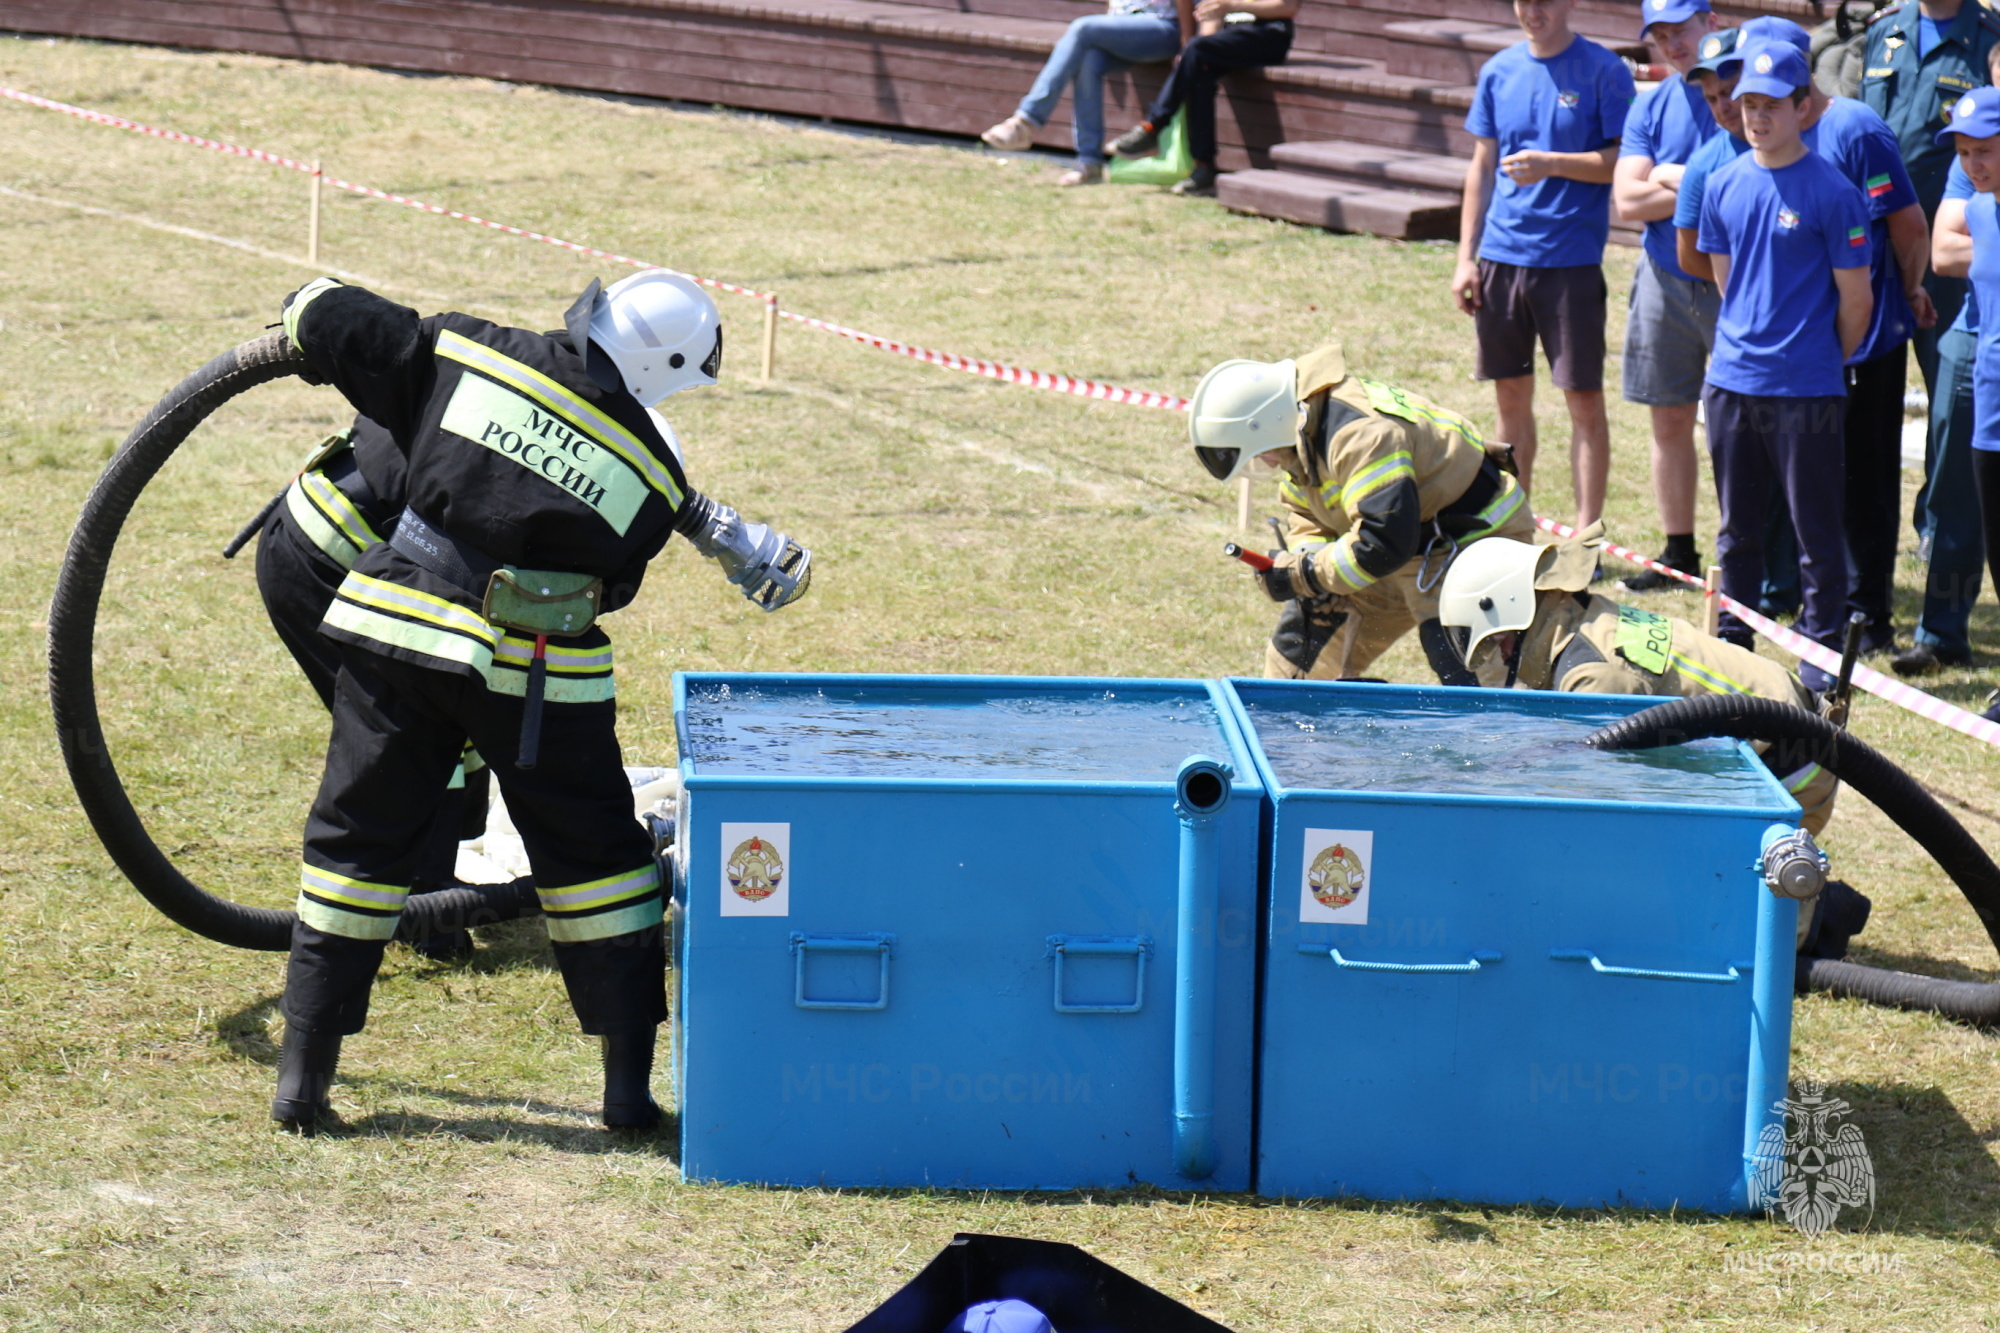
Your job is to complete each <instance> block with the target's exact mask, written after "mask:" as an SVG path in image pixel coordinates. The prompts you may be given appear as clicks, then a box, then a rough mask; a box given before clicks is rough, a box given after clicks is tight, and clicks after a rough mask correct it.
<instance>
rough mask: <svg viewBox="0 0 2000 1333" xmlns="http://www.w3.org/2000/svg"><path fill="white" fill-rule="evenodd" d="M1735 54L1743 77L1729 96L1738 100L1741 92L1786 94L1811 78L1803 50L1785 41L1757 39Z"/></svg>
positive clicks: (1773, 95)
mask: <svg viewBox="0 0 2000 1333" xmlns="http://www.w3.org/2000/svg"><path fill="white" fill-rule="evenodd" d="M1737 58H1738V59H1739V60H1741V61H1742V63H1743V77H1742V78H1741V79H1739V80H1737V83H1736V91H1735V92H1734V93H1732V94H1730V96H1731V97H1733V98H1736V99H1738V100H1740V99H1741V98H1742V97H1743V95H1744V94H1745V93H1762V94H1763V95H1764V96H1766V97H1790V96H1791V95H1792V94H1793V93H1796V92H1797V91H1798V90H1799V89H1801V88H1804V87H1806V86H1807V85H1808V84H1810V83H1811V82H1812V71H1811V70H1810V69H1808V68H1807V67H1806V57H1805V53H1804V52H1803V51H1800V50H1798V49H1797V48H1796V47H1793V46H1791V45H1789V44H1787V43H1785V42H1759V43H1757V44H1756V45H1753V46H1749V47H1745V48H1743V49H1741V50H1740V51H1739V53H1738V56H1737Z"/></svg>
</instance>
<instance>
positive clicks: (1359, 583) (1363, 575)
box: [1332, 541, 1376, 592]
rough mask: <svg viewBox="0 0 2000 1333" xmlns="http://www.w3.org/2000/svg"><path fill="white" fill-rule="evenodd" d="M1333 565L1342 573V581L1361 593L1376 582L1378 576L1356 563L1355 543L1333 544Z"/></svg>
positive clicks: (1342, 542)
mask: <svg viewBox="0 0 2000 1333" xmlns="http://www.w3.org/2000/svg"><path fill="white" fill-rule="evenodd" d="M1332 549H1333V565H1334V568H1335V569H1337V570H1338V571H1339V572H1340V581H1341V582H1342V583H1345V584H1346V585H1347V586H1348V587H1350V588H1352V589H1354V590H1355V591H1356V592H1359V591H1360V590H1361V589H1363V588H1365V587H1367V586H1368V585H1369V584H1371V583H1373V582H1375V581H1376V576H1375V575H1373V574H1370V573H1368V572H1367V571H1366V570H1364V569H1362V568H1361V566H1359V565H1357V564H1355V563H1354V543H1352V542H1347V541H1341V542H1335V543H1334V544H1333V548H1332Z"/></svg>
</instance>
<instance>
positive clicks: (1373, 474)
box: [1340, 449, 1417, 514]
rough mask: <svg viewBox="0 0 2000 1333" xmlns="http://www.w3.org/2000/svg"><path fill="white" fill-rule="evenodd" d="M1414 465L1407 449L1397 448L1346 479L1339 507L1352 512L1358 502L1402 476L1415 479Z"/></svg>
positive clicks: (1393, 483) (1391, 484) (1397, 480)
mask: <svg viewBox="0 0 2000 1333" xmlns="http://www.w3.org/2000/svg"><path fill="white" fill-rule="evenodd" d="M1416 475H1417V469H1416V467H1415V466H1414V465H1413V464H1412V463H1411V462H1410V453H1409V450H1407V449H1398V450H1397V451H1396V452H1395V453H1393V454H1390V455H1389V456H1388V457H1387V458H1384V459H1382V460H1380V461H1379V462H1375V463H1371V464H1370V465H1369V466H1367V467H1365V468H1363V469H1362V470H1361V471H1360V472H1358V473H1356V474H1355V475H1354V476H1353V477H1352V478H1350V479H1349V480H1348V483H1347V485H1346V486H1344V487H1342V488H1341V492H1340V507H1341V508H1342V509H1345V510H1346V511H1347V512H1348V513H1350V514H1351V513H1353V512H1354V511H1355V509H1356V508H1357V507H1358V506H1359V505H1360V503H1361V502H1362V501H1363V500H1365V499H1367V498H1368V497H1369V496H1371V495H1373V494H1375V492H1377V491H1379V490H1381V489H1382V488H1383V487H1385V486H1393V485H1395V484H1396V483H1397V482H1399V481H1401V480H1403V479H1404V478H1410V479H1412V480H1414V479H1415V477H1416Z"/></svg>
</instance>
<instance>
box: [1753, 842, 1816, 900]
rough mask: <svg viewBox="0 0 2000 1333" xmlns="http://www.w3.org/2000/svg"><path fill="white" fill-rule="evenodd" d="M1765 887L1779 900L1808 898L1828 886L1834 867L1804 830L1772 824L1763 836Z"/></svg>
mask: <svg viewBox="0 0 2000 1333" xmlns="http://www.w3.org/2000/svg"><path fill="white" fill-rule="evenodd" d="M1763 860H1764V884H1765V886H1766V887H1767V888H1769V889H1770V890H1771V892H1772V893H1774V894H1776V895H1777V896H1778V897H1780V898H1798V899H1806V898H1810V897H1812V896H1813V895H1814V894H1816V893H1818V892H1819V891H1820V890H1821V889H1823V888H1825V887H1826V880H1827V876H1828V874H1829V873H1831V870H1832V867H1831V865H1830V864H1829V863H1828V861H1827V859H1826V853H1825V852H1823V851H1821V850H1820V849H1819V844H1818V843H1816V842H1814V841H1813V838H1812V834H1810V833H1808V832H1806V831H1805V830H1804V829H1802V828H1796V829H1795V828H1785V827H1784V826H1782V825H1773V826H1772V827H1771V828H1770V829H1769V830H1767V831H1766V832H1765V834H1764V855H1763Z"/></svg>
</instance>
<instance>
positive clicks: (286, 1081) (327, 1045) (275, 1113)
mask: <svg viewBox="0 0 2000 1333" xmlns="http://www.w3.org/2000/svg"><path fill="white" fill-rule="evenodd" d="M339 1063H340V1037H339V1036H338V1035H337V1034H327V1033H317V1032H308V1031H306V1030H305V1029H304V1028H299V1027H293V1026H291V1025H290V1024H287V1025H286V1026H285V1045H284V1048H283V1050H282V1051H280V1053H279V1055H278V1095H277V1096H275V1097H273V1098H272V1099H271V1119H273V1120H275V1121H277V1122H278V1123H279V1124H280V1125H282V1126H284V1127H285V1128H286V1129H289V1130H291V1131H292V1132H294V1133H297V1134H311V1133H313V1132H315V1131H317V1130H319V1129H322V1128H325V1127H327V1126H329V1125H334V1124H338V1123H339V1118H338V1117H336V1116H335V1115H334V1113H333V1102H332V1101H331V1100H330V1099H329V1098H328V1096H327V1092H328V1090H329V1089H330V1088H332V1087H333V1071H334V1067H335V1066H336V1065H338V1064H339Z"/></svg>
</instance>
